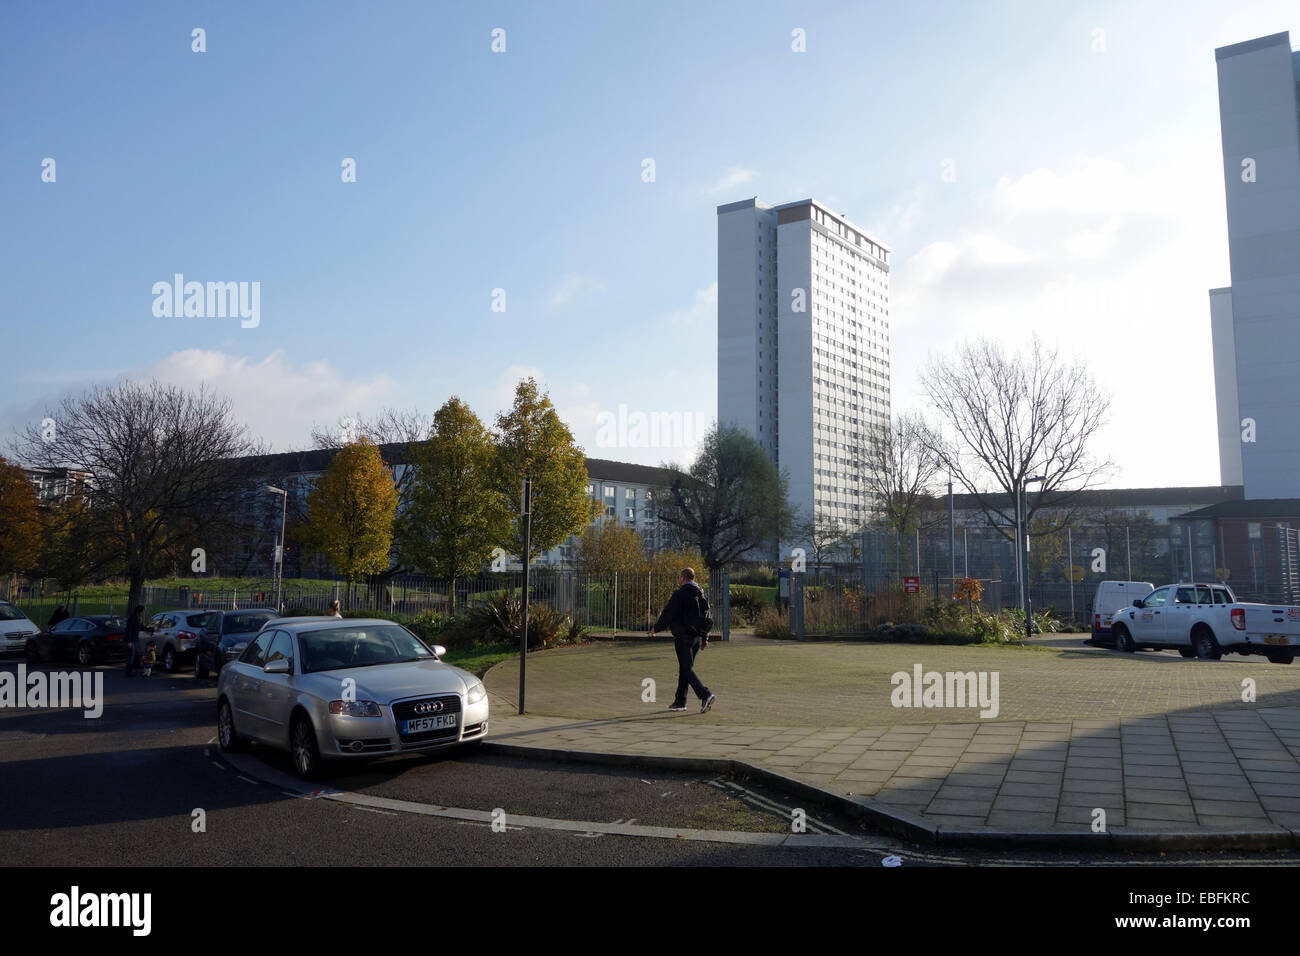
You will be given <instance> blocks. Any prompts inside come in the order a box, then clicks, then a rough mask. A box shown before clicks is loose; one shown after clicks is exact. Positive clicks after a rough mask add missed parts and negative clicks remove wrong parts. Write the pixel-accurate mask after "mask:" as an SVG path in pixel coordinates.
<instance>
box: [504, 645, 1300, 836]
mask: <svg viewBox="0 0 1300 956" xmlns="http://www.w3.org/2000/svg"><path fill="white" fill-rule="evenodd" d="M1083 637H1084V636H1082V635H1080V636H1078V637H1077V638H1076V639H1073V640H1071V639H1068V638H1067V639H1061V638H1060V637H1059V636H1056V637H1054V639H1052V640H1050V641H1048V642H1044V644H1041V645H1036V646H1031V647H1025V648H1015V647H1007V648H999V647H982V646H976V647H947V646H938V645H884V644H866V643H854V642H809V643H803V644H799V643H794V642H772V641H765V640H762V639H758V638H754V637H751V636H745V635H738V636H737V637H736V638H735V639H734V640H732V641H730V642H728V643H721V642H713V643H710V645H709V647H708V648H707V649H706V650H704V651H703V652H702V653H701V654H700V657H699V659H698V661H697V665H698V670H699V672H700V674H701V676H702V677H703V678H704V680H705V682H706V683H707V684H708V685H709V686H710V688H711V689H712V690H713V691H714V693H716V694H717V695H718V704H717V706H716V707H715V708H714V710H713V711H711V712H710V713H709V714H707V715H700V714H699V713H698V712H697V707H696V706H694V705H692V706H691V707H690V708H689V709H688V710H687V711H686V713H684V714H679V713H668V712H667V711H666V707H667V705H668V703H669V701H670V699H671V697H672V694H673V689H674V686H675V683H676V671H675V659H674V657H673V652H672V646H671V643H670V642H669V641H654V642H647V641H620V642H602V643H597V644H591V645H587V646H584V647H579V648H571V649H560V650H553V651H545V652H542V653H538V654H533V655H530V656H529V660H528V670H527V676H528V687H527V695H528V696H527V701H528V710H529V713H528V714H527V715H525V716H523V717H519V716H516V715H515V711H516V710H517V696H516V695H517V691H518V680H519V676H518V661H517V660H512V661H507V662H504V663H502V664H499V665H497V666H496V667H495V668H493V669H492V670H491V671H490V672H489V673H488V675H487V685H488V689H489V691H490V692H491V694H492V695H493V706H494V715H493V719H492V739H493V740H494V741H497V742H500V743H510V744H516V745H522V746H530V747H538V748H545V749H559V750H568V751H578V752H584V753H592V752H595V753H605V754H624V755H654V756H679V757H711V758H725V759H732V760H739V761H744V762H745V763H748V764H751V765H753V766H755V767H759V768H764V769H767V770H772V771H775V772H778V773H780V774H783V775H785V776H788V777H792V778H794V779H796V780H798V781H802V782H804V783H807V784H812V785H815V786H817V787H819V788H821V789H823V790H827V791H830V792H832V793H835V794H838V795H841V796H844V797H849V798H852V799H853V800H857V801H862V802H866V803H869V804H871V805H872V806H874V807H876V808H878V809H882V810H886V811H888V812H890V813H891V814H893V815H895V816H897V817H898V818H899V819H903V820H909V821H915V822H918V823H921V824H923V825H924V826H927V827H930V828H937V829H948V830H978V831H983V830H989V829H994V830H1013V831H1017V832H1027V831H1028V832H1039V831H1048V832H1069V831H1073V832H1079V833H1088V832H1093V829H1092V828H1093V823H1094V821H1095V820H1097V819H1098V814H1097V811H1098V810H1099V809H1100V810H1102V811H1104V812H1105V824H1106V828H1107V831H1108V832H1111V831H1114V832H1142V833H1173V832H1183V833H1186V832H1189V831H1197V832H1208V831H1236V832H1241V831H1248V832H1249V833H1251V834H1252V835H1254V836H1255V837H1257V838H1258V837H1262V838H1263V839H1265V840H1269V838H1270V837H1272V838H1276V839H1274V840H1272V841H1271V842H1276V843H1278V844H1279V845H1281V844H1283V843H1285V842H1286V841H1287V840H1290V839H1292V838H1293V837H1294V835H1295V834H1300V762H1297V757H1300V667H1295V666H1291V667H1287V666H1281V665H1275V664H1270V663H1269V662H1267V661H1266V660H1265V659H1263V658H1259V657H1250V658H1246V657H1239V656H1235V655H1233V656H1229V657H1227V658H1225V659H1224V660H1223V661H1219V662H1214V661H1198V660H1184V659H1183V658H1181V657H1179V656H1178V655H1177V654H1175V653H1172V652H1165V653H1146V654H1136V655H1122V654H1119V653H1116V652H1112V651H1105V650H1100V649H1095V648H1090V647H1086V646H1085V645H1084V644H1083ZM918 664H919V665H921V667H922V669H923V671H924V672H930V671H938V672H940V673H946V672H949V671H952V672H977V673H978V672H983V673H985V674H986V675H989V674H992V673H996V674H997V675H998V684H997V686H998V712H997V715H996V716H995V717H993V716H990V717H987V718H982V717H980V710H979V708H978V707H975V708H971V707H966V708H959V707H898V706H894V704H893V703H892V702H891V695H893V694H894V692H895V685H894V683H893V682H892V681H891V678H892V676H893V675H894V674H896V673H898V672H904V673H907V674H909V675H910V674H913V673H915V667H916V665H918ZM647 678H649V679H652V680H653V681H654V682H655V685H654V686H655V692H656V693H655V697H656V700H655V701H654V702H648V701H643V695H644V694H645V693H646V692H645V686H646V685H645V683H644V682H645V680H646V679H647ZM1244 689H1253V693H1254V700H1253V701H1249V702H1248V701H1244V700H1243V699H1242V698H1243V690H1244Z"/></svg>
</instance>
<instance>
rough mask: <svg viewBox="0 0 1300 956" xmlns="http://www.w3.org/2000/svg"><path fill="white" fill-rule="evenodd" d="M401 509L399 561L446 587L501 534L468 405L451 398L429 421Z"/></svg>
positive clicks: (485, 449)
mask: <svg viewBox="0 0 1300 956" xmlns="http://www.w3.org/2000/svg"><path fill="white" fill-rule="evenodd" d="M409 459H410V464H411V465H412V466H413V469H412V475H411V479H410V483H409V485H408V488H407V492H406V496H407V508H406V511H405V512H404V513H403V514H402V516H401V517H400V518H399V519H398V522H397V546H398V549H399V551H400V553H401V555H402V560H403V561H406V562H409V563H410V564H412V565H414V566H415V567H416V568H418V569H419V570H421V571H423V572H424V573H425V574H427V575H429V576H430V577H432V578H438V579H446V580H449V581H450V582H451V607H452V611H453V612H454V611H455V610H456V579H457V578H460V577H464V576H466V575H469V574H473V573H474V572H475V571H477V570H478V569H479V568H480V567H481V566H482V565H483V562H485V561H487V560H488V558H489V557H491V554H492V549H493V548H494V547H496V545H497V543H498V542H499V541H501V540H502V538H504V537H505V536H506V535H507V534H508V521H509V517H508V513H507V510H506V503H505V500H504V498H503V497H502V495H501V493H500V492H499V490H498V489H497V488H496V486H495V484H494V482H495V477H496V473H495V468H496V450H495V448H494V446H493V443H492V436H491V435H490V434H489V433H488V430H487V429H486V428H485V427H484V425H483V423H482V422H481V421H480V420H479V418H478V416H477V415H475V414H474V412H473V411H472V410H471V409H470V407H469V406H468V405H466V404H465V403H464V402H462V401H461V400H460V399H459V398H457V397H455V396H452V397H451V398H450V399H448V401H447V403H446V404H445V405H443V406H442V408H440V409H438V411H437V413H436V414H435V415H434V416H433V428H432V432H431V435H430V437H429V439H428V440H427V441H422V442H418V443H417V444H416V445H415V446H414V447H412V448H411V450H410V452H409Z"/></svg>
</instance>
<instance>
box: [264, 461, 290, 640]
mask: <svg viewBox="0 0 1300 956" xmlns="http://www.w3.org/2000/svg"><path fill="white" fill-rule="evenodd" d="M263 489H264V490H265V491H268V492H270V493H271V494H274V495H279V496H280V537H279V538H278V539H277V544H276V546H275V613H277V614H279V613H280V611H281V607H280V598H281V597H282V594H281V592H282V591H283V589H284V517H285V513H286V512H287V511H288V510H289V493H288V492H287V491H285V490H284V489H283V488H277V487H275V486H274V485H263Z"/></svg>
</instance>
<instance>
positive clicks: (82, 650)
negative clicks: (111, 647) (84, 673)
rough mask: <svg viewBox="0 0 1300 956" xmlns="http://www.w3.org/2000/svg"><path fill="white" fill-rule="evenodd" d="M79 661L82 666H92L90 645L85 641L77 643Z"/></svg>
mask: <svg viewBox="0 0 1300 956" xmlns="http://www.w3.org/2000/svg"><path fill="white" fill-rule="evenodd" d="M77 663H78V664H80V665H81V666H82V667H89V666H90V645H89V644H84V643H83V644H78V645H77Z"/></svg>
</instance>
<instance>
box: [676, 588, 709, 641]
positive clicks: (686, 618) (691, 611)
mask: <svg viewBox="0 0 1300 956" xmlns="http://www.w3.org/2000/svg"><path fill="white" fill-rule="evenodd" d="M682 620H683V623H685V625H686V630H688V631H689V632H690V633H691V634H692V635H694V636H695V637H708V636H709V632H710V631H711V630H713V614H712V612H710V611H709V599H708V598H707V597H705V596H704V592H703V591H700V592H699V593H698V594H696V595H695V596H693V597H687V598H686V609H685V611H684V612H683V613H682Z"/></svg>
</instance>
